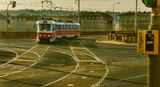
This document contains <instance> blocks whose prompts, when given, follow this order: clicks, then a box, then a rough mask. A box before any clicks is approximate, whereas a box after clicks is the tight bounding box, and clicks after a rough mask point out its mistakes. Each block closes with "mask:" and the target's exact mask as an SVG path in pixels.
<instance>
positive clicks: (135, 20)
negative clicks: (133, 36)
mask: <svg viewBox="0 0 160 87" xmlns="http://www.w3.org/2000/svg"><path fill="white" fill-rule="evenodd" d="M137 8H138V0H136V9H135V18H134V29H135V32H136V31H137Z"/></svg>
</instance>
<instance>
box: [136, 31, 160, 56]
mask: <svg viewBox="0 0 160 87" xmlns="http://www.w3.org/2000/svg"><path fill="white" fill-rule="evenodd" d="M158 44H159V31H158V30H139V31H138V53H141V54H150V55H158V54H159V46H158Z"/></svg>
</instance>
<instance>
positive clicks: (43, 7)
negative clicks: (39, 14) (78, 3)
mask: <svg viewBox="0 0 160 87" xmlns="http://www.w3.org/2000/svg"><path fill="white" fill-rule="evenodd" d="M41 3H42V6H41V10H45V7H47V8H49V10H50V16H52V7H53V3H52V1H50V0H45V1H42V2H41ZM44 4H45V5H44ZM49 6H50V7H49Z"/></svg>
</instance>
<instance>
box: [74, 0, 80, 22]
mask: <svg viewBox="0 0 160 87" xmlns="http://www.w3.org/2000/svg"><path fill="white" fill-rule="evenodd" d="M77 1H78V5H77V9H78V22H79V23H80V0H75V4H76V3H77Z"/></svg>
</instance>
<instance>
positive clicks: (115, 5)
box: [113, 2, 120, 13]
mask: <svg viewBox="0 0 160 87" xmlns="http://www.w3.org/2000/svg"><path fill="white" fill-rule="evenodd" d="M117 4H120V3H119V2H117V3H114V4H113V13H114V8H115V6H116V5H117Z"/></svg>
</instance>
